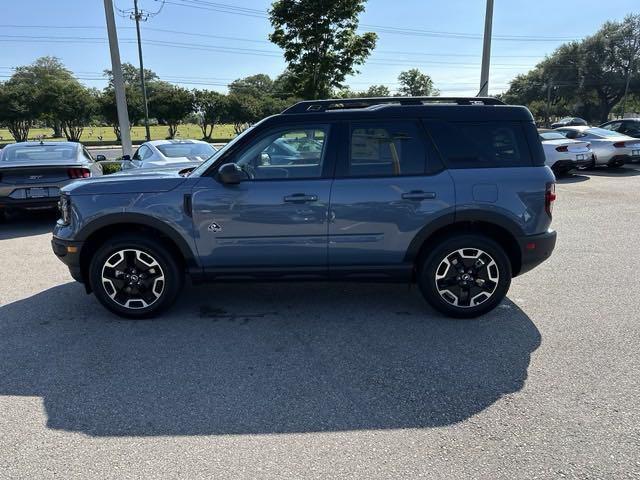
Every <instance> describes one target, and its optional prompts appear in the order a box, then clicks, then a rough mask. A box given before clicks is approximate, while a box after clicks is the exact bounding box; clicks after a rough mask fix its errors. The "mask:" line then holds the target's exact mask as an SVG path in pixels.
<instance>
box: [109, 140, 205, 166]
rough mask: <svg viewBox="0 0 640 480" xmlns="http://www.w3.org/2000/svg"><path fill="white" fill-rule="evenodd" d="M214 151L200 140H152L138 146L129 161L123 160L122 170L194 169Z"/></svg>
mask: <svg viewBox="0 0 640 480" xmlns="http://www.w3.org/2000/svg"><path fill="white" fill-rule="evenodd" d="M216 151H217V150H216V148H215V147H213V146H212V145H211V144H209V143H207V142H203V141H202V140H152V141H150V142H145V143H143V144H142V145H140V147H139V148H138V150H136V153H135V154H134V155H133V158H132V159H131V160H129V161H127V160H124V161H123V162H122V170H128V169H132V168H154V169H157V168H176V169H182V168H189V167H195V166H198V165H200V164H201V163H202V162H204V161H205V160H206V159H207V158H209V157H210V156H211V155H213V154H214V153H216Z"/></svg>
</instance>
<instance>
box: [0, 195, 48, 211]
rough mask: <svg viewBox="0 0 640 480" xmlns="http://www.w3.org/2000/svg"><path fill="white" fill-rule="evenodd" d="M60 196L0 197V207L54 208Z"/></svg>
mask: <svg viewBox="0 0 640 480" xmlns="http://www.w3.org/2000/svg"><path fill="white" fill-rule="evenodd" d="M59 199H60V197H59V196H58V197H42V198H17V199H16V198H11V197H0V208H20V209H25V210H29V209H32V210H38V209H41V208H55V207H57V205H58V200H59Z"/></svg>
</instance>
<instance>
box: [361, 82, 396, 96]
mask: <svg viewBox="0 0 640 480" xmlns="http://www.w3.org/2000/svg"><path fill="white" fill-rule="evenodd" d="M361 93H362V96H363V97H388V96H390V95H391V92H390V91H389V87H387V86H385V85H371V86H370V87H369V88H368V89H366V90H365V91H364V92H361Z"/></svg>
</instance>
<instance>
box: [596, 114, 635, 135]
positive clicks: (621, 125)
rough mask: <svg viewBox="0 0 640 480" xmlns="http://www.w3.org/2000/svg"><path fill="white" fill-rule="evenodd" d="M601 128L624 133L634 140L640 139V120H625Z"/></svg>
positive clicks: (613, 121)
mask: <svg viewBox="0 0 640 480" xmlns="http://www.w3.org/2000/svg"><path fill="white" fill-rule="evenodd" d="M600 128H604V129H605V130H612V131H614V132H618V133H622V134H623V135H628V136H630V137H633V138H640V118H624V119H622V120H611V121H610V122H607V123H603V124H602V125H600Z"/></svg>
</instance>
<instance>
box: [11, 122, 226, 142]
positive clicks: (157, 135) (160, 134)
mask: <svg viewBox="0 0 640 480" xmlns="http://www.w3.org/2000/svg"><path fill="white" fill-rule="evenodd" d="M150 129H151V139H152V140H162V139H164V138H167V135H168V134H169V132H168V128H167V127H165V126H161V125H157V126H152V127H150ZM40 135H44V136H46V137H45V138H47V139H51V135H53V130H52V129H50V128H32V129H31V130H30V131H29V140H37V139H38V137H39V136H40ZM234 136H235V133H234V131H233V125H216V126H215V128H214V130H213V138H214V139H216V140H223V139H224V140H230V139H231V138H233V137H234ZM176 138H195V139H201V138H202V130H200V127H199V126H198V125H194V124H185V125H180V127H179V128H178V136H177V137H176ZM115 139H116V135H115V133H113V128H111V127H86V128H85V129H84V132H83V133H82V137H81V141H83V142H100V141H102V142H105V143H109V142H112V141H114V140H115ZM52 140H64V138H58V139H52ZM131 140H132V141H133V143H141V142H143V141H144V140H145V132H144V127H133V128H132V129H131ZM12 141H13V136H12V135H11V134H10V133H9V131H8V130H7V129H3V128H0V143H7V142H12Z"/></svg>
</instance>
